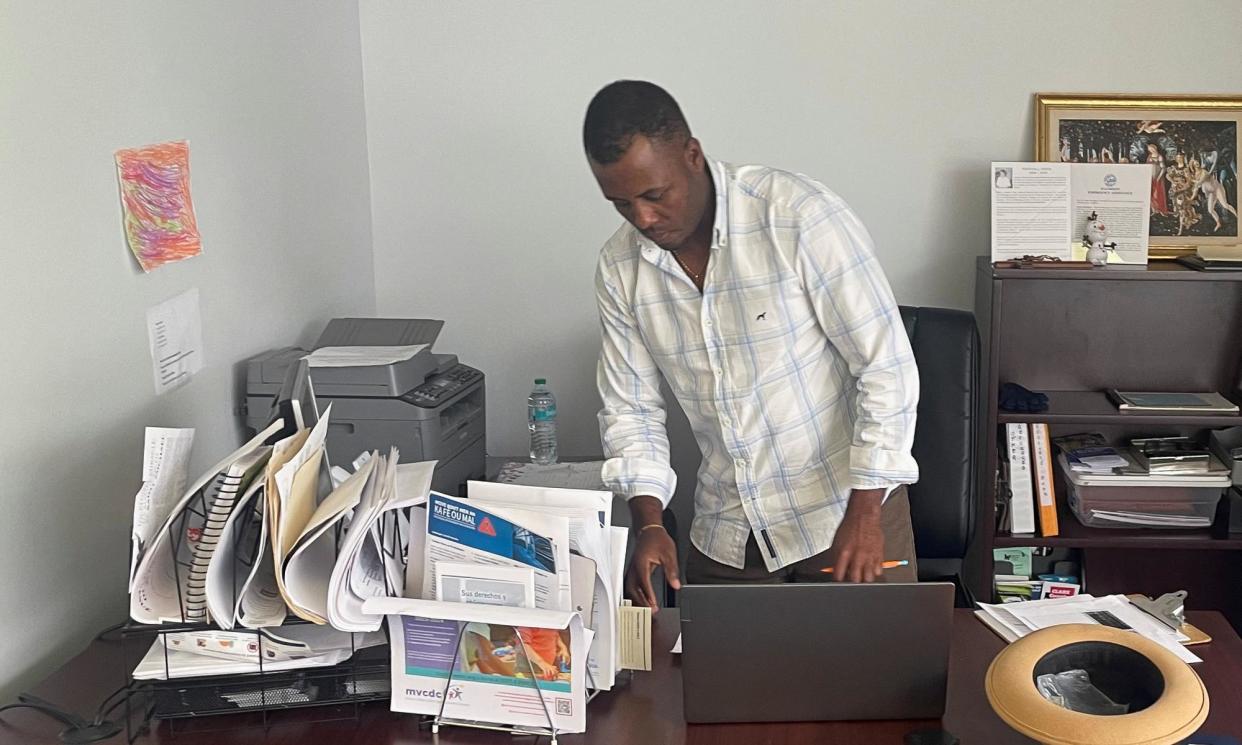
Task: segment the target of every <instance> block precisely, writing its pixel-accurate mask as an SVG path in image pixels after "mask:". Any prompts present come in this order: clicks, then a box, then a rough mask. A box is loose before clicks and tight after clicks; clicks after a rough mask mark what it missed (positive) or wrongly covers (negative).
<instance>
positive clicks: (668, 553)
mask: <svg viewBox="0 0 1242 745" xmlns="http://www.w3.org/2000/svg"><path fill="white" fill-rule="evenodd" d="M656 567H662V568H663V569H664V580H665V581H666V582H668V584H669V587H672V588H673V589H674V590H680V589H681V580H680V575H679V574H678V569H677V544H675V543H673V539H672V538H671V537H669V534H668V533H667V532H665V530H664V527H663V526H660V527H657V528H651V529H650V530H644V531H643V532H642V533H641V534H639V536H638V545H637V546H635V547H634V556H633V557H632V558H631V559H630V571H629V573H628V574H627V575H626V578H625V594H626V595H627V596H628V597H629V598H630V599H631V600H633V601H634V603H635V604H637V605H645V606H647V607H648V608H650V609H651V611H652V612H653V613H655V612H658V611H659V610H660V601H659V599H658V597H657V596H656V593H655V590H654V589H652V587H651V573H652V572H654V571H655V568H656Z"/></svg>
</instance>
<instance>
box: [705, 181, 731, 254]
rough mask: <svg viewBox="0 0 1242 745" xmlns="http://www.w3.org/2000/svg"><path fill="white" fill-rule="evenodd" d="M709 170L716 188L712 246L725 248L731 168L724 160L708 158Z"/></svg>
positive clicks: (727, 230) (727, 240) (727, 237)
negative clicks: (729, 168)
mask: <svg viewBox="0 0 1242 745" xmlns="http://www.w3.org/2000/svg"><path fill="white" fill-rule="evenodd" d="M707 170H708V172H709V173H711V176H712V184H713V186H715V190H716V219H715V221H714V222H713V224H712V248H713V249H717V248H724V247H726V246H728V245H729V191H728V190H729V170H728V166H727V165H726V164H725V162H724V161H722V160H710V159H709V160H708V161H707Z"/></svg>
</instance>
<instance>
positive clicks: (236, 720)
mask: <svg viewBox="0 0 1242 745" xmlns="http://www.w3.org/2000/svg"><path fill="white" fill-rule="evenodd" d="M676 613H677V612H676V610H675V609H668V610H664V611H661V612H660V613H659V614H658V615H657V616H656V624H655V629H656V631H655V645H656V647H655V651H656V654H654V659H655V664H656V669H655V670H653V671H652V672H650V673H639V674H637V675H635V677H634V678H633V680H632V682H630V683H628V684H625V685H623V686H622V687H620V688H619V689H616V690H614V691H612V692H610V693H605V694H602V695H601V696H600V697H599V698H598V699H597V700H595V701H594V702H592V703H591V705H590V708H589V709H588V710H587V727H588V733H587V734H585V735H566V736H565V737H563V738H562V741H563V742H565V743H567V744H570V743H604V744H607V745H614V744H616V743H638V744H639V745H664V744H666V743H698V744H701V745H733V744H734V743H736V744H737V745H741V744H742V743H746V744H747V745H751V744H753V743H782V744H783V745H812V744H813V743H816V744H817V743H828V742H831V743H836V744H839V745H849V744H850V743H865V744H866V745H886V744H887V743H892V744H893V745H900V743H901V742H902V738H903V737H904V736H905V734H906V733H907V732H910V731H913V730H916V729H924V728H935V727H939V726H941V724H942V723H943V726H944V728H945V729H947V730H949V731H950V732H952V733H953V734H955V735H957V736H958V737H959V738H960V739H961V741H962V743H963V745H1006V744H1008V743H1030V742H1032V741H1031V740H1028V739H1026V738H1025V737H1021V736H1019V735H1017V734H1016V733H1014V732H1013V731H1012V730H1010V729H1009V728H1008V727H1007V726H1005V724H1004V723H1002V722H1001V721H1000V719H998V718H997V717H996V715H995V714H993V713H992V710H991V708H990V707H989V706H988V703H987V700H986V698H985V697H984V694H983V676H984V672H985V671H986V670H987V667H988V664H989V663H990V662H991V661H992V658H993V657H994V656H995V655H996V653H997V652H999V651H1000V650H1001V648H1002V647H1003V646H1004V643H1003V642H1002V641H1001V640H1000V639H999V638H997V637H996V636H995V635H994V634H993V633H992V632H991V631H989V630H988V629H987V628H986V627H984V626H983V624H981V623H979V621H978V620H976V619H975V618H974V617H973V616H972V615H971V613H970V612H969V611H964V610H958V611H956V614H957V616H956V617H955V618H954V624H953V653H952V662H951V664H950V669H949V696H948V710H947V711H946V713H945V716H944V719H943V720H942V723H941V722H937V721H934V720H929V721H904V722H825V723H807V724H726V725H692V726H687V725H686V724H685V722H684V721H682V705H681V704H682V699H681V670H680V661H679V660H678V658H677V657H676V656H674V655H670V654H668V650H669V649H670V648H671V647H672V644H673V640H674V639H675V638H676V636H677V632H678V624H677V615H676ZM1190 620H1191V622H1193V623H1194V624H1195V625H1197V626H1198V627H1199V628H1201V629H1203V630H1204V631H1206V632H1207V633H1209V634H1211V635H1212V637H1213V638H1214V640H1215V641H1213V642H1212V643H1211V644H1209V645H1206V646H1201V647H1196V649H1195V651H1196V653H1197V654H1198V655H1199V656H1200V657H1202V658H1203V663H1202V664H1200V665H1197V666H1196V670H1197V671H1198V673H1199V675H1200V676H1201V677H1202V678H1203V682H1204V683H1205V684H1206V685H1207V688H1208V692H1209V694H1210V695H1211V697H1212V711H1211V716H1210V717H1209V718H1208V721H1207V724H1206V725H1205V726H1204V728H1203V731H1204V732H1208V733H1212V734H1232V735H1235V736H1236V735H1237V734H1238V733H1242V640H1239V639H1238V636H1237V634H1236V633H1235V632H1234V631H1233V629H1232V627H1230V625H1229V624H1228V622H1226V621H1225V619H1224V617H1222V616H1221V615H1220V614H1219V613H1216V612H1191V613H1190ZM120 653H121V649H120V643H119V642H96V643H94V644H92V645H91V646H90V647H89V648H88V649H87V650H86V651H85V652H83V653H82V654H80V655H78V656H77V657H76V658H74V659H73V660H72V661H70V662H69V664H67V665H65V667H63V668H62V669H61V670H59V671H57V672H56V673H55V674H53V675H52V676H51V677H50V678H48V679H47V680H46V681H45V682H44V683H42V684H41V685H40V686H39V687H38V688H37V689H36V691H35V692H36V694H37V695H40V696H43V697H45V698H47V699H49V700H51V701H53V702H56V703H59V704H62V705H68V707H69V708H70V709H72V710H75V711H76V712H78V713H80V714H85V715H86V716H87V717H88V718H89V717H90V716H91V713H93V712H94V710H95V707H96V706H97V705H98V703H99V701H100V700H101V699H102V698H103V697H104V696H106V695H107V694H108V693H110V692H111V691H112V690H114V689H115V688H116V687H117V685H119V683H120V680H119V679H118V675H119V673H120V669H119V666H118V664H117V662H118V659H119V656H120ZM359 709H360V716H359V718H358V719H357V720H353V719H352V718H351V719H348V720H341V721H330V722H323V721H311V720H317V719H322V718H324V717H325V716H327V715H328V713H329V711H330V710H329V709H324V708H318V709H302V710H293V711H285V712H277V713H276V714H274V715H273V716H272V721H273V722H274V723H275V724H274V725H273V726H272V727H270V728H269V729H268V730H266V731H264V729H263V728H262V727H259V726H251V727H249V728H242V727H240V726H239V725H241V724H243V723H246V722H249V721H251V719H250V718H251V717H253V716H254V715H250V714H244V715H229V716H222V717H207V718H204V719H201V720H194V721H187V720H181V721H178V722H177V723H176V728H177V729H176V732H175V733H170V732H169V728H168V724H167V723H165V724H163V725H161V726H160V727H158V728H157V729H156V731H155V732H154V733H152V734H149V735H147V736H144V737H142V738H140V739H139V742H142V743H165V745H169V744H176V745H233V744H236V745H260V744H262V745H295V744H296V745H315V744H316V743H324V744H325V745H384V744H385V743H392V744H393V745H398V744H399V745H412V744H413V743H421V742H432V741H433V740H432V737H431V733H430V730H429V729H428V728H426V727H422V728H420V727H419V718H418V717H415V716H409V715H398V714H393V713H391V712H389V711H388V708H387V704H386V703H372V704H365V705H363V706H361V707H359ZM352 710H353V707H342V708H341V709H339V714H340V715H342V716H346V715H352ZM0 720H2V721H0V744H2V745H9V744H10V743H12V744H14V745H16V744H17V743H23V744H24V745H28V744H30V743H55V742H56V733H57V732H58V731H59V730H60V727H59V726H58V725H57V724H56V723H54V722H51V721H50V720H47V719H45V718H43V717H41V716H39V715H37V714H34V713H31V712H27V711H20V710H19V711H11V712H5V713H3V714H0ZM225 727H227V728H229V729H226V730H223V731H222V730H221V728H225ZM195 728H197V730H196V729H195ZM200 730H201V731H200ZM205 730H210V731H205ZM123 741H124V739H123V737H118V738H114V739H113V740H110V741H109V742H110V743H121V742H123ZM439 742H442V743H445V745H452V744H453V743H472V744H473V743H479V744H488V745H507V744H509V743H530V742H532V740H531V738H516V739H515V738H513V737H512V736H510V735H507V734H501V733H495V732H482V731H477V730H469V729H461V728H452V727H449V728H445V729H444V730H442V731H441V734H440V737H439ZM541 742H546V739H544V740H542V741H541Z"/></svg>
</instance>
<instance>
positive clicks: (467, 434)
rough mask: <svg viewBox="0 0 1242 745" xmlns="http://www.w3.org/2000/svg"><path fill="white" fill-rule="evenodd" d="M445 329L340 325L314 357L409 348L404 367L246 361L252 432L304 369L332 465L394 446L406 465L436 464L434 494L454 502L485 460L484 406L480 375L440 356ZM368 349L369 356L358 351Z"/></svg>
mask: <svg viewBox="0 0 1242 745" xmlns="http://www.w3.org/2000/svg"><path fill="white" fill-rule="evenodd" d="M443 326H444V322H443V321H436V320H429V319H407V318H334V319H332V320H331V321H330V322H329V323H328V326H327V328H325V329H324V331H323V334H321V335H320V337H319V340H318V341H316V342H315V346H314V350H318V349H323V348H325V347H334V348H335V347H409V346H419V345H423V348H422V349H421V350H418V351H416V352H415V353H414V354H412V355H411V356H409V357H408V358H407V359H400V360H398V361H394V362H385V361H380V363H376V362H375V360H370V361H368V363H367V364H357V365H351V364H349V361H348V360H344V361H342V360H339V359H338V360H337V361H336V362H335V363H334V366H331V367H318V366H309V367H308V366H307V365H305V364H301V361H302V360H303V359H305V358H307V356H308V355H309V354H310V352H311V351H314V350H305V349H301V348H297V347H284V348H282V349H274V350H272V351H270V352H265V353H263V354H260V355H258V356H255V357H252V358H251V359H249V360H247V361H246V363H245V364H246V401H245V404H244V406H243V412H244V416H245V422H246V426H247V428H248V429H250V430H251V431H252V432H258V431H260V430H262V429H263V428H264V427H265V426H267V424H268V422H270V421H272V419H273V417H274V416H275V412H276V411H277V410H278V405H279V404H280V401H279V400H278V399H279V397H280V395H281V390H282V387H283V388H284V389H285V390H286V391H287V390H288V381H287V376H289V375H290V374H291V370H296V369H298V368H299V367H300V368H301V369H302V370H304V371H305V374H307V375H308V376H309V378H310V380H309V383H310V385H309V387H310V389H311V390H312V392H313V394H314V398H315V403H316V405H317V408H318V411H319V412H320V413H322V412H324V411H325V410H326V409H327V407H328V405H329V404H331V406H332V414H331V417H330V420H329V422H328V432H327V451H328V459H329V460H330V461H331V462H332V464H333V465H348V464H350V463H352V462H353V461H354V459H355V458H357V457H358V456H359V455H360V454H361V453H363V452H367V451H371V450H379V451H380V452H381V453H387V452H388V450H389V448H391V447H396V448H397V449H398V450H400V452H401V459H400V462H402V463H410V462H417V461H427V460H434V461H437V464H436V469H435V476H434V477H433V479H432V488H433V489H435V490H437V491H441V492H444V493H447V494H452V495H456V494H457V493H458V491H459V488H460V486H461V485H462V484H463V483H465V482H466V481H467V480H470V479H482V478H483V475H484V469H485V462H486V453H485V447H486V428H485V424H486V406H485V400H484V388H483V373H482V372H480V371H479V370H476V369H475V368H473V367H470V366H468V365H463V364H461V363H460V362H458V361H457V356H456V355H452V354H436V353H434V352H433V351H432V349H431V347H432V345H433V344H434V343H435V340H436V337H438V336H439V335H440V329H441V328H442V327H443ZM359 351H364V350H359Z"/></svg>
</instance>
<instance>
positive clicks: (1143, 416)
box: [996, 270, 1242, 428]
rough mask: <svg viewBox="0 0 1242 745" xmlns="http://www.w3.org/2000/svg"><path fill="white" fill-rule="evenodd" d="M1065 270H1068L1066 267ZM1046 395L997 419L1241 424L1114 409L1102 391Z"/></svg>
mask: <svg viewBox="0 0 1242 745" xmlns="http://www.w3.org/2000/svg"><path fill="white" fill-rule="evenodd" d="M1067 271H1068V270H1067ZM1043 393H1046V394H1047V395H1048V410H1047V411H1041V412H1036V413H1027V412H1011V411H998V412H997V417H996V419H997V421H998V422H999V423H1001V424H1009V423H1011V422H1046V423H1048V424H1083V425H1099V426H1108V425H1123V426H1130V425H1159V426H1189V427H1201V428H1208V427H1234V426H1238V425H1242V416H1239V415H1237V414H1194V413H1190V412H1177V413H1168V414H1164V413H1149V412H1131V411H1118V410H1117V407H1116V406H1115V405H1114V404H1113V402H1112V400H1111V399H1109V397H1108V395H1107V394H1105V393H1104V392H1103V391H1043Z"/></svg>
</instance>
